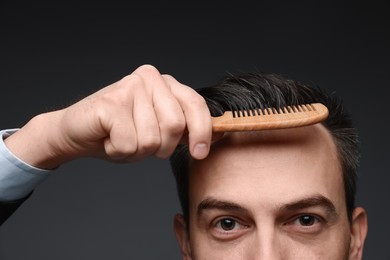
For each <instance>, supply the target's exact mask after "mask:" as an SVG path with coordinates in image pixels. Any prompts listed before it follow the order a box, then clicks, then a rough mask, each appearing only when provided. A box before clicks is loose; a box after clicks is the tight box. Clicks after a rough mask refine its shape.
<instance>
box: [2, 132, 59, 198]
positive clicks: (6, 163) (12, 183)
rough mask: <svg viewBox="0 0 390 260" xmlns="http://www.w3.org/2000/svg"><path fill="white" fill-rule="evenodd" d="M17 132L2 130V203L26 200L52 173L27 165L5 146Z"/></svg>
mask: <svg viewBox="0 0 390 260" xmlns="http://www.w3.org/2000/svg"><path fill="white" fill-rule="evenodd" d="M17 130H19V129H8V130H0V201H14V200H18V199H21V198H24V197H25V196H27V195H28V194H30V193H31V192H32V191H33V190H34V188H35V187H37V186H38V185H39V183H41V182H42V181H43V180H45V179H46V178H47V177H48V176H50V173H51V172H52V170H45V169H40V168H36V167H34V166H32V165H29V164H27V163H26V162H24V161H22V160H21V159H19V158H18V157H16V156H15V155H14V154H12V152H11V151H10V150H9V149H8V148H7V146H5V144H4V139H6V138H7V137H8V136H10V135H11V134H13V133H15V132H16V131H17Z"/></svg>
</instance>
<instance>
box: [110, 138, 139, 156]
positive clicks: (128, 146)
mask: <svg viewBox="0 0 390 260" xmlns="http://www.w3.org/2000/svg"><path fill="white" fill-rule="evenodd" d="M136 152H137V147H136V146H135V145H134V144H132V143H127V142H123V143H121V145H116V146H115V147H113V149H111V150H110V151H108V153H107V154H108V156H110V157H111V158H114V159H118V158H126V157H130V156H132V155H134V154H135V153H136Z"/></svg>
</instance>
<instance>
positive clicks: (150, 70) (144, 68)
mask: <svg viewBox="0 0 390 260" xmlns="http://www.w3.org/2000/svg"><path fill="white" fill-rule="evenodd" d="M138 73H139V74H141V75H145V76H152V75H156V74H158V75H160V72H159V71H158V69H157V68H156V67H155V66H153V65H150V64H144V65H141V66H139V67H138V68H137V69H136V70H135V74H138Z"/></svg>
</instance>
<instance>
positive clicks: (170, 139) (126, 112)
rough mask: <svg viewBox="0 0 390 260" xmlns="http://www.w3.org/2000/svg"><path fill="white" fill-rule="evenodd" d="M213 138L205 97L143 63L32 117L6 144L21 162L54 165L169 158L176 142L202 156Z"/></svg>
mask: <svg viewBox="0 0 390 260" xmlns="http://www.w3.org/2000/svg"><path fill="white" fill-rule="evenodd" d="M211 138H212V133H211V118H210V112H209V110H208V107H207V105H206V103H205V100H204V99H203V97H201V96H200V95H199V94H197V93H196V92H195V91H194V89H192V88H190V87H188V86H186V85H184V84H182V83H180V82H178V81H177V80H176V79H174V78H173V77H172V76H170V75H166V74H160V72H159V71H158V70H157V69H156V68H155V67H154V66H152V65H148V64H146V65H142V66H140V67H138V68H137V69H136V70H135V71H133V72H132V73H131V74H129V75H127V76H125V77H124V78H122V79H121V80H119V81H118V82H114V83H113V84H111V85H109V86H107V87H105V88H102V89H101V90H99V91H97V92H95V93H93V94H91V95H90V96H87V97H85V98H84V99H82V100H80V101H79V102H77V103H75V104H73V105H71V106H69V107H66V108H64V109H61V110H57V111H53V112H50V113H44V114H40V115H37V116H35V117H34V118H32V120H30V121H29V122H28V123H27V124H26V125H25V126H23V127H22V128H21V129H20V130H19V131H18V132H16V133H14V134H13V135H11V136H10V137H8V138H7V139H6V140H5V144H6V145H7V147H8V148H9V149H10V150H11V151H12V152H13V153H14V154H15V155H16V156H18V157H19V158H20V159H22V160H23V161H25V162H27V163H29V164H31V165H33V166H36V167H39V168H44V169H52V168H55V167H58V166H59V165H61V164H64V163H66V162H68V161H71V160H74V159H77V158H80V157H98V158H102V159H105V160H109V161H114V162H134V161H139V160H142V159H144V158H146V157H148V156H155V157H157V158H167V157H169V156H170V155H171V154H172V152H173V151H174V149H175V148H176V146H177V144H178V143H179V142H189V145H190V151H191V155H192V156H193V157H194V158H197V159H203V158H205V157H206V156H207V154H208V152H209V147H210V143H211Z"/></svg>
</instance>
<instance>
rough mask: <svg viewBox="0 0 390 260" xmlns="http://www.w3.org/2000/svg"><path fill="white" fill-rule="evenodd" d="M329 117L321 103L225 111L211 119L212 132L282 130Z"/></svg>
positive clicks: (317, 121)
mask: <svg viewBox="0 0 390 260" xmlns="http://www.w3.org/2000/svg"><path fill="white" fill-rule="evenodd" d="M328 115H329V111H328V109H327V107H326V106H324V105H323V104H321V103H312V104H303V105H297V106H287V107H284V108H280V109H276V108H265V109H251V110H243V111H226V112H225V113H224V114H223V115H222V116H218V117H212V122H213V132H232V131H252V130H265V129H284V128H292V127H299V126H306V125H312V124H315V123H319V122H321V121H323V120H325V119H326V118H327V117H328Z"/></svg>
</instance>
